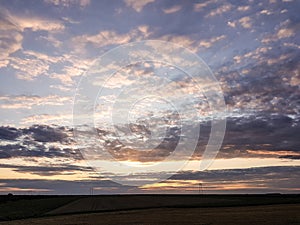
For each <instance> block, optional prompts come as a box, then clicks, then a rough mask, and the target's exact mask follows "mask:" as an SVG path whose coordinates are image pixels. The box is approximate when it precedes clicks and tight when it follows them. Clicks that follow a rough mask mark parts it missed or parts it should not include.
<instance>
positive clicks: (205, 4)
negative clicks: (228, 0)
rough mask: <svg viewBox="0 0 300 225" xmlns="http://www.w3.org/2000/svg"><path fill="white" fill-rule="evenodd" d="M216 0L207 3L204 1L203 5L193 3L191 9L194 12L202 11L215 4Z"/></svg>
mask: <svg viewBox="0 0 300 225" xmlns="http://www.w3.org/2000/svg"><path fill="white" fill-rule="evenodd" d="M216 2H217V0H209V1H205V2H203V3H194V4H193V9H194V11H195V12H200V11H202V10H203V9H204V8H206V7H207V6H208V5H210V4H213V3H216Z"/></svg>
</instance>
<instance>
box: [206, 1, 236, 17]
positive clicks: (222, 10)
mask: <svg viewBox="0 0 300 225" xmlns="http://www.w3.org/2000/svg"><path fill="white" fill-rule="evenodd" d="M231 9H232V5H231V4H224V5H221V6H219V7H218V8H216V9H213V10H211V11H210V12H209V13H208V14H207V15H206V16H205V17H214V16H218V15H222V14H223V13H226V12H228V11H230V10H231Z"/></svg>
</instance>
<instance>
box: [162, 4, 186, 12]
mask: <svg viewBox="0 0 300 225" xmlns="http://www.w3.org/2000/svg"><path fill="white" fill-rule="evenodd" d="M181 8H182V6H180V5H174V6H172V7H170V8H167V9H163V12H164V13H165V14H171V13H175V12H178V11H179V10H181Z"/></svg>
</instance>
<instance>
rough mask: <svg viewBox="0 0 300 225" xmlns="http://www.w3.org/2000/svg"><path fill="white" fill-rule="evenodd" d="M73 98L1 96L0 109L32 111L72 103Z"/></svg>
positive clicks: (56, 96)
mask: <svg viewBox="0 0 300 225" xmlns="http://www.w3.org/2000/svg"><path fill="white" fill-rule="evenodd" d="M72 101H73V99H72V98H71V97H65V96H58V95H49V96H44V97H41V96H38V95H13V96H8V95H4V96H0V102H1V105H0V109H32V108H34V107H37V106H46V105H47V106H62V105H65V104H66V103H71V102H72Z"/></svg>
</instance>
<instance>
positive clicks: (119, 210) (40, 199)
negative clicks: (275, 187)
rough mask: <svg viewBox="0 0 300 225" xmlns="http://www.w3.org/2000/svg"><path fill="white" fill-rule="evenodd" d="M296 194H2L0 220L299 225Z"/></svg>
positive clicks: (58, 224) (12, 223) (57, 224)
mask: <svg viewBox="0 0 300 225" xmlns="http://www.w3.org/2000/svg"><path fill="white" fill-rule="evenodd" d="M299 212H300V195H114V196H10V197H7V196H2V197H1V198H0V218H1V219H2V222H0V224H7V225H17V224H18V225H21V224H22V225H27V224H28V225H29V224H30V225H31V224H33V225H34V224H42V225H48V224H49V225H94V224H106V225H107V224H199V225H217V224H222V225H226V224H243V225H248V224H249V225H250V224H255V225H259V224H266V225H268V224H270V225H271V224H272V225H276V224H278V225H279V224H280V225H289V224H291V225H297V224H298V225H300V213H299Z"/></svg>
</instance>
